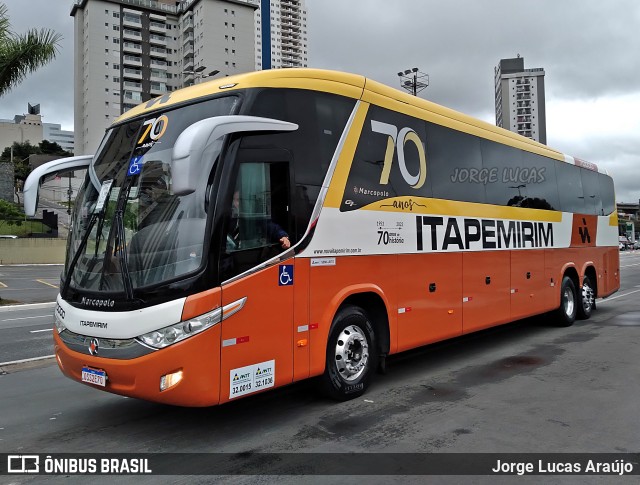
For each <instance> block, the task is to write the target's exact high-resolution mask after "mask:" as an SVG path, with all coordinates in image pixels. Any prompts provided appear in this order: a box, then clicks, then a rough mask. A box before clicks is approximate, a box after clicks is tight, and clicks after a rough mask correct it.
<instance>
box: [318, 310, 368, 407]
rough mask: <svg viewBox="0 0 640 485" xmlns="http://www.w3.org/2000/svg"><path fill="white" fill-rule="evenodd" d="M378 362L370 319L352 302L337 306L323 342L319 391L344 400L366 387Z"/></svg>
mask: <svg viewBox="0 0 640 485" xmlns="http://www.w3.org/2000/svg"><path fill="white" fill-rule="evenodd" d="M377 361H378V342H377V337H376V332H375V330H374V326H373V324H372V322H371V319H370V318H369V316H368V315H367V313H366V312H365V310H364V309H362V308H360V307H359V306H355V305H343V306H342V307H340V309H339V310H338V312H337V313H336V316H335V318H334V320H333V324H332V325H331V331H330V332H329V339H328V341H327V354H326V364H325V371H324V374H322V376H321V378H320V379H321V383H322V390H323V391H324V393H325V394H326V395H328V396H329V397H331V398H333V399H336V400H339V401H347V400H349V399H353V398H355V397H359V396H361V395H362V394H364V392H365V391H366V390H367V388H368V387H369V383H370V382H371V379H372V377H373V374H374V373H375V370H376V367H377Z"/></svg>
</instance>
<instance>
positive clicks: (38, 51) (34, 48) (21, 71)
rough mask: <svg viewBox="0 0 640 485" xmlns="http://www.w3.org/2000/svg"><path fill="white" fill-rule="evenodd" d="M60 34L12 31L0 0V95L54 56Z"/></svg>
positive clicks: (46, 31) (41, 31)
mask: <svg viewBox="0 0 640 485" xmlns="http://www.w3.org/2000/svg"><path fill="white" fill-rule="evenodd" d="M61 39H62V36H61V35H60V34H57V33H56V32H54V31H53V30H50V29H40V30H38V29H30V30H29V31H27V33H25V34H15V33H13V32H12V31H11V24H10V22H9V17H8V15H7V7H6V5H4V4H1V3H0V97H2V96H4V95H5V94H6V93H7V92H9V91H10V90H11V89H12V88H14V87H16V86H17V85H18V84H20V83H21V82H22V81H24V79H25V78H26V77H27V74H29V73H32V72H34V71H36V70H37V69H38V68H40V67H42V66H44V65H45V64H48V63H49V62H50V61H52V60H53V59H55V57H56V55H57V53H58V50H59V47H60V44H59V42H60V40H61Z"/></svg>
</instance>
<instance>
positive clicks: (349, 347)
mask: <svg viewBox="0 0 640 485" xmlns="http://www.w3.org/2000/svg"><path fill="white" fill-rule="evenodd" d="M335 361H336V368H337V369H338V373H339V374H340V375H341V376H342V378H343V379H345V380H346V381H354V380H356V379H357V378H358V377H360V376H361V375H362V373H363V372H364V371H365V369H366V368H367V363H368V362H369V343H368V342H367V338H366V337H365V334H364V332H363V331H362V329H361V328H360V327H358V326H357V325H349V326H348V327H346V328H345V329H344V330H342V332H340V335H338V341H337V342H336V351H335Z"/></svg>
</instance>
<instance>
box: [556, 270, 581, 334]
mask: <svg viewBox="0 0 640 485" xmlns="http://www.w3.org/2000/svg"><path fill="white" fill-rule="evenodd" d="M577 311H578V293H577V292H576V285H575V284H574V283H573V280H572V279H571V278H569V277H568V276H565V277H564V278H562V286H561V287H560V307H559V308H558V310H557V311H556V313H557V320H556V321H557V324H558V326H560V327H570V326H571V325H573V322H575V320H576V314H577Z"/></svg>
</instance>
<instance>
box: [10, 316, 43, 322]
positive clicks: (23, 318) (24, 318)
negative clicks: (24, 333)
mask: <svg viewBox="0 0 640 485" xmlns="http://www.w3.org/2000/svg"><path fill="white" fill-rule="evenodd" d="M32 318H51V315H38V316H37V317H20V318H3V319H2V321H3V322H13V321H15V320H31V319H32Z"/></svg>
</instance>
